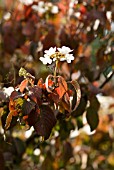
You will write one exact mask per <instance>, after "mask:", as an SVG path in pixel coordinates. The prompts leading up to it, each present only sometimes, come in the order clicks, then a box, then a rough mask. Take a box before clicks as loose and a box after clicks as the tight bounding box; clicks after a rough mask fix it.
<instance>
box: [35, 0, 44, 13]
mask: <svg viewBox="0 0 114 170" xmlns="http://www.w3.org/2000/svg"><path fill="white" fill-rule="evenodd" d="M32 9H33V10H35V11H37V12H39V13H41V14H44V13H45V12H46V9H45V3H44V1H40V2H39V3H38V5H33V6H32Z"/></svg>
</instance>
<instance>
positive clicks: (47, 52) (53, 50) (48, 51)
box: [44, 47, 56, 56]
mask: <svg viewBox="0 0 114 170" xmlns="http://www.w3.org/2000/svg"><path fill="white" fill-rule="evenodd" d="M44 52H45V55H46V56H51V55H53V54H55V52H56V47H54V48H53V47H51V48H49V50H45V51H44Z"/></svg>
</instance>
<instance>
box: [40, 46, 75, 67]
mask: <svg viewBox="0 0 114 170" xmlns="http://www.w3.org/2000/svg"><path fill="white" fill-rule="evenodd" d="M57 50H58V51H56V47H54V48H53V47H51V48H50V49H49V50H45V51H44V53H45V54H44V57H40V60H41V61H42V62H43V64H45V65H46V64H51V63H52V62H53V61H56V60H58V61H67V63H71V61H72V60H74V56H73V54H70V52H72V51H73V50H71V49H70V48H69V47H66V46H63V47H62V48H57Z"/></svg>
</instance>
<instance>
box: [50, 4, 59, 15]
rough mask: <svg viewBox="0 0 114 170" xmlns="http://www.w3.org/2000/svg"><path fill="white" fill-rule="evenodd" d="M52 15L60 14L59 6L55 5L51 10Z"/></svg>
mask: <svg viewBox="0 0 114 170" xmlns="http://www.w3.org/2000/svg"><path fill="white" fill-rule="evenodd" d="M51 12H52V14H57V13H58V12H59V9H58V6H56V5H54V6H52V9H51Z"/></svg>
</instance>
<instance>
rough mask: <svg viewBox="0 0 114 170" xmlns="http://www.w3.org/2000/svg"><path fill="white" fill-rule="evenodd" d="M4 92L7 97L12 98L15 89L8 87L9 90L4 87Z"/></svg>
mask: <svg viewBox="0 0 114 170" xmlns="http://www.w3.org/2000/svg"><path fill="white" fill-rule="evenodd" d="M3 91H4V93H5V94H6V95H7V96H10V95H11V93H12V92H13V91H14V88H13V87H8V88H6V87H4V88H3Z"/></svg>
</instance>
